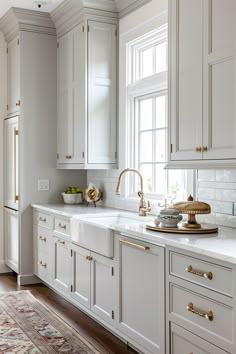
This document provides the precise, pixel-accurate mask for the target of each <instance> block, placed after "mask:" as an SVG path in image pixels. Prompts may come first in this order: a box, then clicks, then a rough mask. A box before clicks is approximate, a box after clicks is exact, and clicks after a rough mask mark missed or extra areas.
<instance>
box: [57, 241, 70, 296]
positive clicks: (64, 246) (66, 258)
mask: <svg viewBox="0 0 236 354" xmlns="http://www.w3.org/2000/svg"><path fill="white" fill-rule="evenodd" d="M52 248H53V256H52V263H53V264H52V283H53V285H54V286H55V288H57V289H59V290H61V291H63V292H65V293H68V292H69V291H70V284H71V272H70V269H71V267H70V262H71V251H70V241H67V240H65V239H64V238H61V237H57V236H55V235H53V240H52Z"/></svg>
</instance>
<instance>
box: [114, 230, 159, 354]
mask: <svg viewBox="0 0 236 354" xmlns="http://www.w3.org/2000/svg"><path fill="white" fill-rule="evenodd" d="M119 238H120V240H119V239H118V237H117V240H116V247H117V248H118V252H119V276H118V277H117V281H118V289H117V290H116V291H117V292H118V294H119V299H118V304H119V309H118V314H117V315H116V312H115V321H116V326H117V328H118V329H119V330H120V331H121V332H123V333H124V334H125V335H126V336H127V337H130V338H131V339H132V340H134V341H135V342H137V343H138V344H140V345H142V346H143V347H144V348H145V349H146V350H148V351H149V352H151V353H161V354H164V352H165V316H164V315H165V313H164V312H165V311H164V309H165V301H164V288H165V283H164V249H163V248H161V247H157V246H153V245H151V244H147V243H143V242H140V241H138V240H134V239H132V238H127V237H123V236H122V237H119Z"/></svg>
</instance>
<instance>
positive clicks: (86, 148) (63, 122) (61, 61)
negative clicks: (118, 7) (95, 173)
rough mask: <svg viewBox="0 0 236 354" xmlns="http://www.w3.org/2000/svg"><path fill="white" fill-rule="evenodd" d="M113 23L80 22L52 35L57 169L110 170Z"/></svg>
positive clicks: (112, 151)
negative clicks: (55, 43) (54, 42)
mask: <svg viewBox="0 0 236 354" xmlns="http://www.w3.org/2000/svg"><path fill="white" fill-rule="evenodd" d="M116 61H117V26H116V24H114V23H104V22H97V21H92V20H85V21H83V22H81V23H80V24H78V25H77V26H76V27H74V28H73V29H71V30H70V31H69V32H67V33H65V34H63V35H62V36H61V37H60V38H58V126H57V136H58V152H57V168H61V169H96V168H98V169H109V168H116V167H117V166H116V158H117V156H116V155H117V153H116V151H117V146H116V145H117V143H116V114H117V112H116V110H117V105H116V85H117V83H116V75H117V74H116V70H117V69H116Z"/></svg>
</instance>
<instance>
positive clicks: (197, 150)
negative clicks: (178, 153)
mask: <svg viewBox="0 0 236 354" xmlns="http://www.w3.org/2000/svg"><path fill="white" fill-rule="evenodd" d="M194 150H195V151H196V152H202V148H201V146H197V147H195V149H194Z"/></svg>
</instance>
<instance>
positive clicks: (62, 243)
mask: <svg viewBox="0 0 236 354" xmlns="http://www.w3.org/2000/svg"><path fill="white" fill-rule="evenodd" d="M57 243H60V244H61V245H64V244H65V241H63V240H57Z"/></svg>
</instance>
